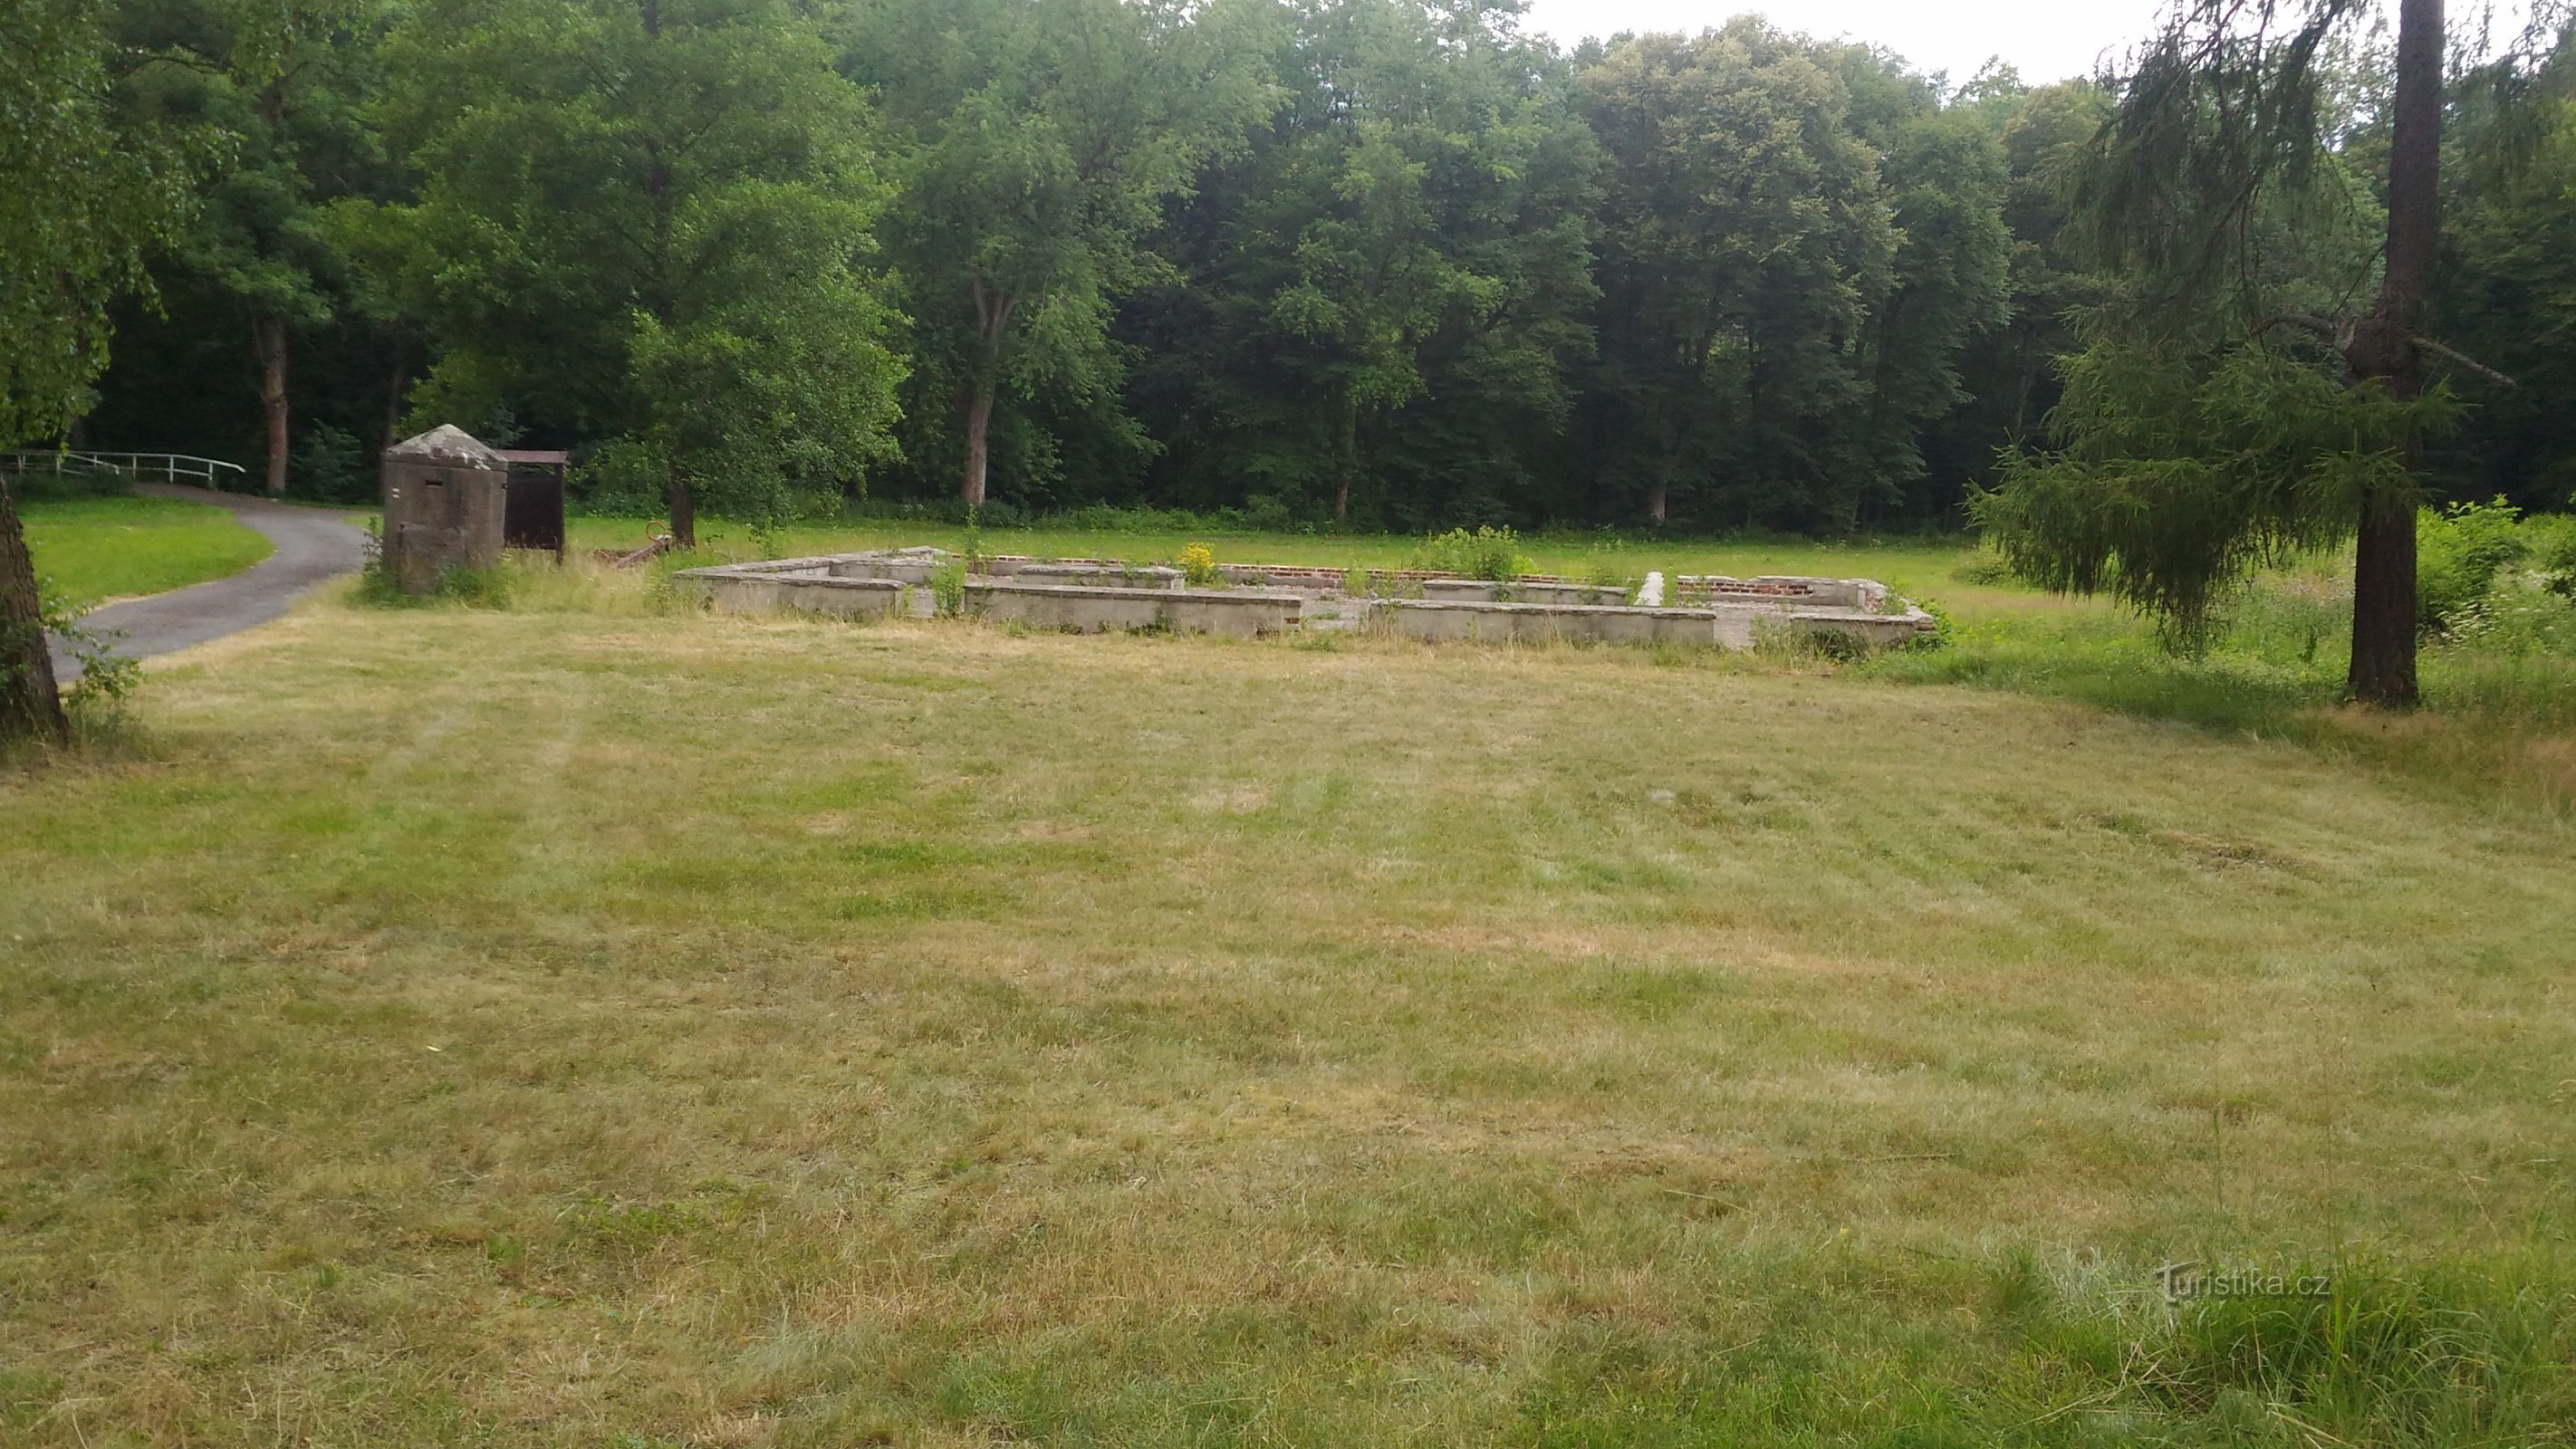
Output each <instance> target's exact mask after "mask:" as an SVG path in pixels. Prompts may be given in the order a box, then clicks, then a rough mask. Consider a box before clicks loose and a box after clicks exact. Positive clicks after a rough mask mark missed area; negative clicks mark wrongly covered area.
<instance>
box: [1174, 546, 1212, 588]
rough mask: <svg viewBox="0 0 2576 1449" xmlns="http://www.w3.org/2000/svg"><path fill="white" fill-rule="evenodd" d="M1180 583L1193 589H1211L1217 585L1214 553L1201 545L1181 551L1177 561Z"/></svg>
mask: <svg viewBox="0 0 2576 1449" xmlns="http://www.w3.org/2000/svg"><path fill="white" fill-rule="evenodd" d="M1177 562H1178V564H1179V566H1180V570H1181V580H1182V582H1184V583H1186V584H1188V585H1189V586H1190V587H1191V588H1194V589H1205V588H1213V587H1215V586H1216V583H1217V572H1216V551H1215V550H1213V549H1211V548H1209V547H1208V546H1207V545H1206V544H1203V543H1194V544H1191V545H1190V546H1189V547H1187V548H1184V549H1182V550H1181V556H1180V558H1179V559H1178V560H1177Z"/></svg>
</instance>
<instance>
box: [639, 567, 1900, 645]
mask: <svg viewBox="0 0 2576 1449" xmlns="http://www.w3.org/2000/svg"><path fill="white" fill-rule="evenodd" d="M975 562H976V565H977V566H976V568H975V570H974V571H973V572H972V573H968V572H966V571H964V570H963V569H962V568H961V567H960V564H961V560H960V559H959V558H958V557H957V556H956V555H953V554H949V553H946V552H943V551H941V550H939V549H932V548H908V549H886V550H875V551H870V552H865V553H847V554H827V555H823V556H820V557H815V558H792V559H777V560H772V561H768V562H762V563H744V564H724V565H719V566H717V567H714V568H700V569H687V570H684V571H682V572H681V573H679V574H678V575H676V576H675V577H676V578H678V579H679V580H681V581H682V582H684V583H686V584H688V585H691V586H694V587H696V588H697V589H699V590H700V591H701V592H702V593H704V595H705V596H706V598H707V600H708V602H709V605H710V607H712V608H713V609H715V610H717V611H718V612H722V613H751V612H765V611H776V610H790V611H797V612H803V613H809V614H824V615H831V616H835V617H840V618H870V617H881V616H885V615H894V614H908V615H914V616H927V615H929V614H932V613H934V612H937V610H938V594H939V583H940V580H941V579H942V578H943V577H944V578H946V580H947V581H948V591H949V594H950V596H951V597H950V601H949V607H951V608H952V609H954V610H956V611H957V612H961V613H964V614H967V615H969V616H972V617H977V618H985V619H995V620H1002V621H1006V622H1010V623H1015V624H1020V625H1024V626H1026V627H1029V628H1035V629H1051V630H1062V631H1066V632H1070V633H1086V634H1098V633H1106V632H1109V631H1112V630H1130V631H1146V630H1151V631H1161V632H1171V633H1187V634H1233V635H1244V636H1256V635H1264V634H1280V633H1286V632H1290V631H1295V630H1310V631H1311V630H1327V629H1343V630H1349V629H1380V630H1383V631H1385V632H1387V633H1391V634H1394V635H1398V636H1401V637H1404V638H1410V639H1424V640H1441V641H1447V640H1461V641H1466V640H1473V641H1484V642H1497V643H1506V642H1507V643H1538V642H1543V641H1573V642H1582V643H1603V644H1672V645H1689V646H1697V647H1703V648H1723V649H1749V648H1752V647H1754V646H1755V645H1757V644H1760V643H1763V642H1766V641H1767V640H1772V639H1783V640H1794V639H1797V638H1799V637H1802V636H1805V637H1810V638H1816V639H1831V640H1833V641H1834V642H1836V643H1838V644H1840V645H1842V646H1845V647H1851V648H1858V649H1879V648H1886V647H1889V646H1892V645H1897V644H1901V643H1904V642H1905V641H1906V640H1908V639H1910V638H1913V637H1914V636H1915V635H1917V634H1919V633H1923V632H1926V631H1929V630H1930V629H1932V628H1933V627H1934V626H1935V625H1934V620H1933V619H1932V617H1931V616H1930V615H1928V614H1926V613H1924V612H1923V611H1922V610H1921V609H1918V608H1916V607H1914V606H1913V605H1911V604H1907V603H1904V602H1903V601H1901V600H1897V599H1894V598H1893V597H1892V596H1891V595H1890V594H1889V593H1888V590H1887V588H1886V586H1885V585H1883V584H1880V583H1877V582H1876V581H1874V580H1870V579H1822V578H1785V577H1784V578H1756V579H1731V578H1719V577H1700V576H1695V575H1689V574H1684V575H1681V576H1679V577H1677V578H1675V579H1674V580H1673V581H1672V587H1671V588H1670V589H1667V588H1666V586H1665V580H1664V577H1663V576H1662V575H1661V574H1649V575H1647V576H1646V581H1645V585H1644V587H1642V588H1640V589H1638V590H1637V591H1636V593H1635V595H1634V597H1633V598H1632V597H1631V595H1630V593H1629V591H1628V590H1627V589H1626V588H1625V587H1622V586H1619V585H1614V584H1604V583H1586V582H1581V581H1576V580H1569V579H1561V578H1554V577H1546V576H1532V577H1523V578H1518V579H1512V580H1509V581H1495V580H1488V579H1471V578H1463V577H1460V576H1458V575H1455V574H1442V573H1434V572H1426V571H1420V570H1365V571H1363V570H1351V571H1347V572H1346V571H1341V570H1335V569H1326V568H1316V567H1312V566H1307V565H1295V564H1224V565H1220V566H1219V568H1218V571H1217V572H1218V577H1219V580H1220V583H1219V585H1218V586H1216V587H1192V586H1190V585H1188V584H1187V583H1186V582H1185V580H1184V579H1183V577H1182V575H1181V573H1180V572H1179V571H1178V570H1176V569H1172V568H1167V567H1164V566H1161V565H1156V564H1147V565H1133V564H1127V563H1122V562H1120V561H1118V560H1116V559H1035V558H1025V557H1017V556H1009V555H1005V556H1002V557H997V558H983V559H978V560H976V561H975ZM1668 598H1669V600H1670V602H1669V603H1667V602H1666V600H1667V599H1668Z"/></svg>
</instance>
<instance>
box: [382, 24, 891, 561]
mask: <svg viewBox="0 0 2576 1449" xmlns="http://www.w3.org/2000/svg"><path fill="white" fill-rule="evenodd" d="M385 55H386V64H387V67H388V70H389V72H390V73H391V74H392V76H393V77H394V83H393V86H392V89H391V92H390V94H389V97H388V102H387V107H386V112H387V116H388V118H389V123H390V139H391V141H392V142H393V144H394V146H395V148H396V149H397V151H398V152H399V153H400V154H401V155H402V156H403V157H404V158H405V159H406V160H407V161H408V162H409V163H410V164H411V165H413V166H415V167H417V168H418V169H419V170H420V171H421V172H422V174H423V177H424V180H423V183H422V187H421V191H420V197H419V200H418V201H417V202H415V203H411V204H408V205H405V206H401V207H396V208H387V209H382V210H379V209H376V208H370V207H365V206H359V205H355V204H352V205H349V206H345V207H343V208H342V211H343V213H344V214H345V218H346V219H345V221H344V223H343V224H344V225H346V226H348V227H349V228H351V229H353V230H355V231H359V232H362V233H365V234H368V235H371V236H374V237H377V238H378V239H379V241H378V245H377V246H376V247H375V248H373V251H374V254H375V255H377V256H379V257H380V258H383V259H384V264H386V265H389V266H391V267H392V268H393V269H394V270H393V274H392V275H391V276H390V277H388V278H386V279H385V287H386V290H387V291H388V292H390V293H393V294H396V295H407V296H413V297H418V298H421V299H423V301H424V303H425V305H426V307H427V310H428V311H429V314H430V317H431V320H432V321H433V322H434V324H435V325H436V327H437V330H438V331H439V332H440V333H441V335H443V336H444V337H445V338H446V339H447V340H448V344H449V345H448V350H447V352H446V354H445V355H444V356H443V357H441V358H440V360H439V362H438V364H437V366H436V367H435V369H434V370H433V371H432V373H431V375H430V377H429V378H428V379H427V380H426V381H425V382H424V383H423V384H422V386H421V388H420V389H419V390H418V391H417V392H416V393H415V394H414V397H413V408H414V413H415V420H416V421H423V422H426V421H436V420H441V419H443V418H446V417H451V416H452V417H459V418H477V417H490V416H493V415H496V414H498V413H500V412H502V411H503V410H505V409H525V410H529V411H533V412H536V413H540V414H543V415H545V416H547V417H551V418H554V419H558V420H561V421H562V422H565V423H570V424H573V425H575V426H579V427H583V428H585V429H588V430H590V431H591V432H592V433H593V435H594V436H604V437H610V438H623V439H626V440H628V441H630V442H631V443H633V444H636V445H639V446H641V447H644V448H648V449H650V450H652V453H653V455H654V456H655V457H656V458H657V459H658V461H659V462H660V463H661V465H662V467H663V470H664V477H665V481H666V483H667V485H668V486H669V487H670V488H671V489H672V490H673V491H674V494H675V496H678V495H679V493H680V491H681V490H687V489H698V490H703V491H704V493H705V494H706V501H707V503H708V504H709V505H710V506H711V507H714V508H716V509H719V510H724V511H731V512H734V513H738V514H740V515H741V516H744V517H746V518H760V519H770V520H777V519H783V518H792V517H794V516H796V515H797V514H798V513H799V512H801V511H803V510H805V509H807V508H809V507H811V506H813V504H814V502H815V500H818V499H830V498H835V497H837V496H838V495H839V494H840V493H841V492H842V491H843V490H844V489H850V488H856V487H858V486H859V485H860V484H861V482H862V481H863V478H864V474H865V470H866V469H867V468H868V467H869V466H870V465H872V464H874V463H876V462H880V461H882V460H883V459H885V458H886V457H887V456H888V454H889V450H890V446H891V435H890V431H889V430H890V427H891V424H892V422H893V419H894V416H895V402H894V389H895V386H896V384H897V383H898V381H899V380H900V378H901V377H902V375H903V371H904V366H903V363H902V362H901V360H900V359H899V358H898V357H897V356H896V354H895V353H894V351H893V350H892V346H891V342H892V335H893V329H894V326H895V323H896V318H895V314H894V313H893V312H892V310H891V309H890V308H889V307H887V306H886V304H885V303H884V301H883V300H882V296H881V292H882V286H881V283H880V282H879V281H878V279H877V278H876V277H875V275H874V274H873V273H872V272H871V271H870V270H869V269H868V268H869V267H870V265H871V259H870V255H869V254H870V250H871V247H872V241H871V235H872V222H873V220H874V218H875V216H876V214H877V209H878V207H879V205H880V203H881V200H882V190H881V188H880V186H879V184H878V182H877V181H876V179H875V176H874V172H873V168H872V164H871V158H870V156H869V154H868V149H867V146H866V144H865V143H866V139H867V137H868V134H869V121H868V116H867V112H866V109H865V106H864V104H863V102H862V100H861V98H860V97H859V95H858V93H857V92H856V91H855V90H854V89H853V88H851V87H850V86H849V85H848V84H847V83H846V82H844V81H843V80H841V79H840V78H839V77H838V76H837V75H835V74H834V73H833V71H832V68H831V52H830V50H829V48H828V47H827V46H826V45H825V43H824V41H823V39H822V37H821V34H820V32H819V31H818V30H817V28H816V26H815V23H814V22H813V21H812V20H810V19H809V18H807V16H806V14H805V13H804V12H803V11H801V10H799V9H797V8H796V7H793V6H790V5H788V4H786V3H783V0H752V3H748V4H718V3H712V0H709V3H687V0H674V3H667V4H662V5H658V6H646V7H643V8H642V9H641V10H640V11H639V10H638V9H637V8H636V7H634V6H632V5H627V4H619V3H613V0H581V3H571V4H564V3H557V0H428V3H424V4H422V5H419V6H417V7H414V8H413V9H411V10H410V11H409V12H408V13H407V14H406V16H405V18H404V20H403V23H402V24H401V25H400V26H399V27H397V28H396V30H395V31H394V32H393V34H392V35H391V36H390V37H389V38H388V39H387V40H386V42H385ZM603 70H607V71H613V72H615V73H616V74H617V75H618V76H619V77H620V81H619V83H618V84H616V85H613V86H602V85H599V84H597V83H596V80H595V78H596V77H597V76H598V75H599V74H601V73H602V71H603ZM637 456H638V455H635V454H632V453H630V454H628V455H626V463H627V465H629V466H632V465H634V464H635V463H636V459H637Z"/></svg>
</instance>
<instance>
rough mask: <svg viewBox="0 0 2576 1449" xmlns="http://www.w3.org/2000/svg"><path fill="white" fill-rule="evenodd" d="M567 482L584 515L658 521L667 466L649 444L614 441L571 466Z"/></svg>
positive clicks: (667, 476)
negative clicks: (572, 467) (585, 513)
mask: <svg viewBox="0 0 2576 1449" xmlns="http://www.w3.org/2000/svg"><path fill="white" fill-rule="evenodd" d="M568 481H569V483H570V484H571V486H572V488H573V490H574V491H575V492H576V494H577V495H578V496H579V497H580V499H581V506H582V507H583V508H584V509H585V510H587V511H588V512H591V513H596V514H600V515H603V516H605V517H609V518H658V517H660V516H661V514H662V508H663V498H662V490H663V488H664V486H665V485H666V484H667V483H668V482H669V481H670V464H669V463H668V462H667V461H666V460H665V459H664V458H663V457H662V455H661V454H660V453H659V452H658V451H656V450H655V449H654V448H653V446H652V445H651V444H649V443H642V442H638V441H636V440H635V439H633V438H615V439H611V440H610V441H608V442H607V443H604V444H602V445H601V446H600V447H599V448H598V449H596V450H595V451H593V452H592V453H591V455H590V456H589V457H588V458H587V459H585V460H583V461H582V463H581V464H580V465H579V466H577V467H575V468H574V469H573V470H572V476H571V478H570V479H569V480H568Z"/></svg>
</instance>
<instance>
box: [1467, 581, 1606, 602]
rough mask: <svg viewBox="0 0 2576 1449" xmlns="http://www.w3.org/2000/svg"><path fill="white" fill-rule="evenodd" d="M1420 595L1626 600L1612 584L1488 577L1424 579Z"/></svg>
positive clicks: (1488, 599) (1470, 599)
mask: <svg viewBox="0 0 2576 1449" xmlns="http://www.w3.org/2000/svg"><path fill="white" fill-rule="evenodd" d="M1422 597H1424V598H1426V599H1450V600H1456V601H1462V602H1466V603H1486V604H1593V605H1613V606H1615V605H1621V604H1625V603H1627V602H1628V591H1627V590H1626V589H1623V588H1621V587H1619V586H1618V585H1616V584H1542V583H1532V582H1530V581H1528V580H1520V581H1517V582H1513V583H1507V584H1506V583H1496V582H1494V581H1493V580H1491V579H1424V580H1423V581H1422Z"/></svg>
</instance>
